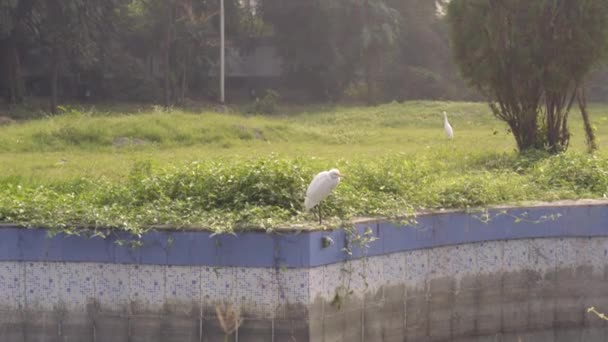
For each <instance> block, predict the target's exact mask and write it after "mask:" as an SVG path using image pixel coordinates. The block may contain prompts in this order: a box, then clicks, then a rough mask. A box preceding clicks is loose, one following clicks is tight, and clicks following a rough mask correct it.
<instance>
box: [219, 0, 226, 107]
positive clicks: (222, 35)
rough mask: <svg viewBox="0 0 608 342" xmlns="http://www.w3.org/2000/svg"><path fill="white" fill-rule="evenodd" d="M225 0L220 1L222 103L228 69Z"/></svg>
mask: <svg viewBox="0 0 608 342" xmlns="http://www.w3.org/2000/svg"><path fill="white" fill-rule="evenodd" d="M224 26H225V25H224V0H220V103H221V104H222V105H223V104H224V102H225V100H226V99H225V96H224V95H225V94H224V85H225V84H224V77H225V71H226V70H225V68H226V65H225V64H226V61H225V58H226V54H225V51H224Z"/></svg>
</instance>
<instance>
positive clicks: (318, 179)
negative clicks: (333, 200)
mask: <svg viewBox="0 0 608 342" xmlns="http://www.w3.org/2000/svg"><path fill="white" fill-rule="evenodd" d="M341 177H344V176H343V175H342V174H340V171H338V169H331V170H329V171H323V172H321V173H319V174H317V175H316V176H315V178H313V179H312V182H310V185H309V186H308V189H307V190H306V199H305V200H304V207H305V208H306V211H307V212H308V211H310V209H312V208H314V207H315V206H317V205H318V207H319V223H321V201H323V200H324V199H325V198H327V196H329V194H330V193H331V191H332V190H333V189H335V188H336V186H338V184H339V183H340V178H341Z"/></svg>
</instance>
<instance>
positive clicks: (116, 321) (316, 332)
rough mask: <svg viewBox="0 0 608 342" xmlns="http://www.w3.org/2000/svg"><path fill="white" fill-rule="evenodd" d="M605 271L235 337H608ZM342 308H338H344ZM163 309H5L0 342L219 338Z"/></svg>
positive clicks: (200, 319)
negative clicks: (600, 314) (595, 312)
mask: <svg viewBox="0 0 608 342" xmlns="http://www.w3.org/2000/svg"><path fill="white" fill-rule="evenodd" d="M607 273H608V272H607V270H606V269H603V270H593V269H592V268H589V267H580V266H578V267H563V268H557V269H556V270H555V271H547V272H545V273H540V272H537V271H535V270H523V271H514V272H502V273H496V274H479V275H476V276H474V275H468V276H465V277H463V278H461V279H458V280H456V279H453V278H450V277H441V278H435V279H430V280H429V281H428V282H427V283H425V284H424V285H423V286H422V287H420V286H419V287H416V288H408V287H406V286H404V285H393V286H386V287H382V288H380V289H379V290H377V291H374V292H368V293H367V294H366V295H365V296H364V298H359V297H357V296H347V297H345V298H342V299H341V300H340V302H339V303H336V302H335V301H334V302H333V303H331V302H329V301H324V300H321V299H317V300H316V301H315V302H314V304H313V305H311V306H309V307H308V308H304V307H301V306H290V307H285V308H283V310H282V311H281V312H282V316H281V317H275V318H268V319H264V318H259V317H247V316H248V315H247V314H246V313H245V314H244V316H243V317H242V322H241V324H240V325H239V328H238V332H235V333H233V334H232V337H231V339H230V340H233V339H236V336H237V335H238V340H239V341H255V342H257V341H260V342H261V341H362V342H363V341H365V342H376V341H377V342H389V341H390V342H392V341H462V342H465V341H467V342H469V341H470V342H473V341H477V342H481V341H501V342H505V341H514V342H526V341H531V342H532V341H564V342H566V341H568V342H570V341H585V342H586V341H591V342H594V341H598V342H599V341H606V340H607V338H608V323H606V322H604V321H601V320H599V319H597V318H596V317H594V316H590V315H589V314H587V312H586V308H587V307H589V306H592V305H593V306H596V307H598V308H602V307H606V305H608V287H607V286H606V284H607V281H606V274H607ZM338 304H339V305H338ZM205 312H206V314H205V315H203V314H202V312H196V310H192V309H188V310H185V309H183V308H182V310H180V309H179V307H170V306H167V307H165V308H164V310H163V311H162V312H161V313H158V314H153V313H148V314H142V313H141V312H140V313H133V312H131V313H128V312H122V313H112V312H103V311H95V310H90V311H88V312H83V313H81V314H74V313H66V312H65V311H59V310H57V311H51V312H45V311H23V310H15V311H8V310H6V309H4V310H0V341H7V342H13V341H14V342H30V341H31V342H42V341H44V342H55V341H57V342H72V341H73V342H81V341H93V342H110V341H112V342H120V341H124V342H137V341H146V342H149V341H159V342H160V341H162V342H167V341H168V342H178V341H179V342H182V341H183V342H194V341H218V340H223V339H224V336H225V332H224V331H223V328H222V324H221V323H220V322H219V319H218V317H216V315H215V314H214V313H213V310H211V308H209V309H208V310H206V311H205Z"/></svg>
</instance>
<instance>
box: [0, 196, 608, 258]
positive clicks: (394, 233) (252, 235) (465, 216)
mask: <svg viewBox="0 0 608 342" xmlns="http://www.w3.org/2000/svg"><path fill="white" fill-rule="evenodd" d="M505 212H506V213H507V214H506V215H505V214H504V213H505ZM488 213H489V215H490V217H491V220H490V221H489V222H487V223H484V222H482V220H480V219H479V218H478V216H479V213H476V212H475V211H473V212H469V213H467V212H465V211H463V210H449V211H447V210H446V211H439V212H421V213H419V215H418V216H417V218H416V220H417V224H415V225H409V226H401V225H398V224H397V223H394V222H391V221H388V220H382V219H370V218H360V219H357V220H355V221H354V223H355V226H356V229H357V230H358V231H359V232H361V233H363V232H365V231H366V230H371V232H372V234H373V236H374V237H376V238H377V240H376V241H374V242H372V243H371V244H370V245H369V248H368V249H367V250H366V251H362V250H360V249H359V248H357V247H356V246H354V247H352V252H353V253H352V255H348V254H347V253H345V252H344V250H343V249H344V248H345V247H346V246H347V240H348V234H347V233H346V232H345V231H344V230H342V229H338V230H332V231H322V230H310V231H307V230H304V231H297V232H289V231H286V230H281V231H279V232H276V233H264V232H255V231H253V232H241V233H238V234H237V235H236V236H233V235H215V236H212V233H211V232H208V231H192V230H183V231H182V230H180V231H172V230H152V231H150V232H148V233H147V234H145V235H144V236H143V237H142V240H141V241H142V243H143V245H142V246H141V247H137V248H135V249H133V248H130V247H128V246H119V245H118V244H117V243H116V242H117V241H118V240H126V241H128V240H131V239H133V237H131V236H130V235H129V234H127V233H125V232H118V231H117V232H112V233H111V234H110V235H109V236H108V237H107V238H106V239H102V238H99V237H95V238H88V237H84V236H73V235H72V236H68V235H65V234H61V233H60V234H57V235H56V236H54V237H48V236H47V233H48V231H47V230H45V229H35V228H32V229H26V228H22V227H19V226H17V225H11V224H0V262H1V261H26V262H27V261H32V262H39V261H44V262H95V263H118V264H144V265H176V266H212V267H287V268H309V267H316V266H322V265H329V264H334V263H338V262H342V261H345V260H349V259H357V258H361V257H362V256H363V255H368V256H378V255H386V254H391V253H398V252H405V251H413V250H419V249H427V248H434V247H441V246H450V245H458V244H465V243H478V242H485V241H496V240H514V239H530V238H566V237H601V236H608V200H579V201H560V202H551V203H531V204H527V205H526V206H521V207H513V206H503V207H494V208H492V209H489V211H488ZM547 217H550V219H546V218H547ZM520 219H522V220H520ZM518 221H519V222H518ZM325 237H329V238H330V239H331V241H333V243H332V244H331V245H330V246H327V247H324V244H323V241H322V240H323V239H324V238H325Z"/></svg>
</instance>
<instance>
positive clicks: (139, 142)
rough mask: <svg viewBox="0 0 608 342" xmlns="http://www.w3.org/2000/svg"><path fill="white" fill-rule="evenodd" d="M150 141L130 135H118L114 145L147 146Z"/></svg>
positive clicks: (113, 142)
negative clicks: (130, 136)
mask: <svg viewBox="0 0 608 342" xmlns="http://www.w3.org/2000/svg"><path fill="white" fill-rule="evenodd" d="M149 144H150V142H149V141H148V140H146V139H140V138H129V137H116V138H114V141H112V146H114V147H119V148H120V147H126V146H145V145H149Z"/></svg>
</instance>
